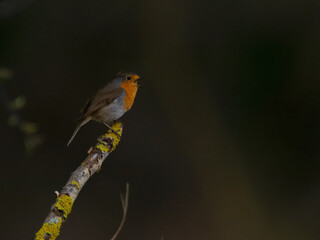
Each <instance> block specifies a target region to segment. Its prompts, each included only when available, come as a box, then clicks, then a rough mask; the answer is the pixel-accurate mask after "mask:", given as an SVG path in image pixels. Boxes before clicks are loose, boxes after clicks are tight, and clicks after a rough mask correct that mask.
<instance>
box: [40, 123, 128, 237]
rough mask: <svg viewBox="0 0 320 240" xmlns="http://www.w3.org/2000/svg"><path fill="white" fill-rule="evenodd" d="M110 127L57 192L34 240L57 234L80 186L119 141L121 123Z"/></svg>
mask: <svg viewBox="0 0 320 240" xmlns="http://www.w3.org/2000/svg"><path fill="white" fill-rule="evenodd" d="M112 128H113V130H114V131H112V130H110V129H109V130H108V131H107V132H106V133H105V134H104V135H102V136H101V137H99V138H98V142H97V144H96V145H95V147H91V148H90V149H89V151H88V154H89V155H88V156H87V158H86V159H85V160H84V161H83V162H82V163H81V165H80V166H79V167H78V168H77V169H76V170H75V171H74V172H73V173H72V174H71V176H70V178H69V180H68V182H67V184H66V185H65V186H64V187H63V189H62V190H61V192H60V193H58V192H57V199H56V201H55V203H54V204H53V205H52V207H51V209H50V212H49V214H48V216H47V217H46V219H45V220H44V222H43V225H42V227H41V228H40V230H39V231H38V232H37V233H36V237H35V239H36V240H54V239H56V238H57V237H58V236H59V233H60V229H61V226H62V224H63V222H65V221H66V219H67V217H68V215H69V214H70V213H71V209H72V205H73V203H74V201H75V200H76V198H77V197H78V195H79V193H80V191H81V189H82V187H83V186H84V184H85V183H86V182H87V181H88V180H89V178H90V177H91V176H92V175H93V174H94V173H95V172H97V171H98V170H100V169H101V166H102V164H103V162H104V160H105V159H106V157H107V156H108V155H109V153H111V152H112V151H113V150H114V149H115V148H116V146H117V145H118V143H119V141H120V137H121V134H122V124H121V123H120V122H116V123H114V124H113V125H112ZM115 132H116V133H117V134H116V133H115Z"/></svg>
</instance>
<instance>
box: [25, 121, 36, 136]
mask: <svg viewBox="0 0 320 240" xmlns="http://www.w3.org/2000/svg"><path fill="white" fill-rule="evenodd" d="M21 130H22V131H23V132H24V133H25V134H33V133H36V132H37V131H38V126H37V124H35V123H33V122H24V123H22V125H21Z"/></svg>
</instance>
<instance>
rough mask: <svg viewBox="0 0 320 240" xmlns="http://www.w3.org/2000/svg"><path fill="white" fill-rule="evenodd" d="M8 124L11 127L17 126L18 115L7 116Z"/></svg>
mask: <svg viewBox="0 0 320 240" xmlns="http://www.w3.org/2000/svg"><path fill="white" fill-rule="evenodd" d="M7 121H8V125H9V126H11V127H13V126H17V125H18V123H19V118H18V116H17V115H10V116H9V117H8V120H7Z"/></svg>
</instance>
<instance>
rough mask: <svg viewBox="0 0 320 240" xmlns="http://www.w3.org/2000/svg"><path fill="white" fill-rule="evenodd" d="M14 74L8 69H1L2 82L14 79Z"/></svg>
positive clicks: (0, 79) (0, 78) (0, 77)
mask: <svg viewBox="0 0 320 240" xmlns="http://www.w3.org/2000/svg"><path fill="white" fill-rule="evenodd" d="M12 75H13V74H12V72H11V71H10V70H9V69H7V68H0V82H1V81H2V80H7V79H10V78H12Z"/></svg>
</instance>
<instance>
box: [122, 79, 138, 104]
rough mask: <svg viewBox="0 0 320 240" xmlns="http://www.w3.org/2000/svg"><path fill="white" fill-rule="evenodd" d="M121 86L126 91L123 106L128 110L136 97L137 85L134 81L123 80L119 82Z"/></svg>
mask: <svg viewBox="0 0 320 240" xmlns="http://www.w3.org/2000/svg"><path fill="white" fill-rule="evenodd" d="M121 87H122V88H123V89H124V90H125V91H126V96H125V98H124V101H123V107H124V109H125V110H129V109H130V108H131V107H132V105H133V102H134V99H135V97H136V94H137V91H138V86H137V84H135V83H134V82H130V81H124V82H123V83H121Z"/></svg>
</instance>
